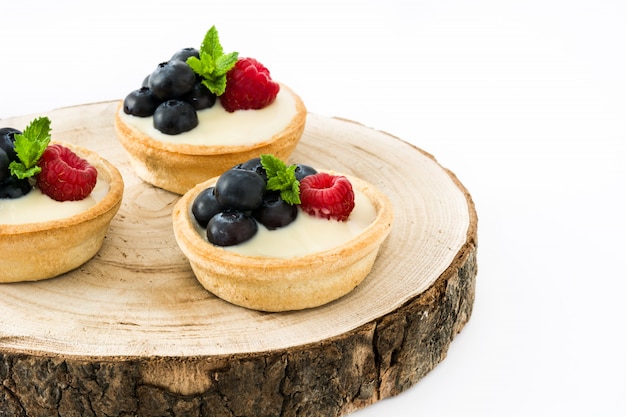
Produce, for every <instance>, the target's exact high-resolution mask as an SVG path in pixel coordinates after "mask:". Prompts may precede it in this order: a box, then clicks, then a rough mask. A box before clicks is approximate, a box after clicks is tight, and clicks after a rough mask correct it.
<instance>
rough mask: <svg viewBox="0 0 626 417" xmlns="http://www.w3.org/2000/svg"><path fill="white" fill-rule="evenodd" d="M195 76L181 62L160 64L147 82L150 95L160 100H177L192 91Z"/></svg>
mask: <svg viewBox="0 0 626 417" xmlns="http://www.w3.org/2000/svg"><path fill="white" fill-rule="evenodd" d="M195 83H196V74H195V73H194V72H193V70H192V69H191V67H190V66H189V65H187V64H186V63H185V62H182V61H167V62H162V63H160V64H159V65H158V66H157V67H156V69H155V70H154V71H153V72H152V74H150V79H149V81H148V84H149V87H150V89H151V90H152V93H153V94H154V95H155V96H156V97H158V98H159V99H161V100H169V99H172V98H177V97H180V96H182V95H183V94H185V93H186V92H188V91H189V90H191V89H192V87H193V85H194V84H195Z"/></svg>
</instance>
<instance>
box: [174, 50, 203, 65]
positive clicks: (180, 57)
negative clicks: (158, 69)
mask: <svg viewBox="0 0 626 417" xmlns="http://www.w3.org/2000/svg"><path fill="white" fill-rule="evenodd" d="M190 56H195V57H196V58H200V51H198V50H197V49H196V48H191V47H190V48H183V49H181V50H179V51H176V53H174V55H172V57H171V58H170V61H183V62H187V58H189V57H190Z"/></svg>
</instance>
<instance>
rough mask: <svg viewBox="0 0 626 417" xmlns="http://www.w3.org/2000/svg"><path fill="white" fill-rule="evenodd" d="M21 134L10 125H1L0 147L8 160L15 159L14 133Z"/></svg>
mask: <svg viewBox="0 0 626 417" xmlns="http://www.w3.org/2000/svg"><path fill="white" fill-rule="evenodd" d="M16 134H18V135H21V134H22V132H21V131H19V130H17V129H13V128H12V127H3V128H1V129H0V149H2V150H3V151H5V152H6V154H7V155H8V156H9V160H10V161H16V160H17V154H16V153H15V135H16Z"/></svg>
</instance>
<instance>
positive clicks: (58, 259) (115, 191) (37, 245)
mask: <svg viewBox="0 0 626 417" xmlns="http://www.w3.org/2000/svg"><path fill="white" fill-rule="evenodd" d="M62 145H64V146H66V147H68V148H70V149H72V150H73V151H74V152H75V153H76V154H78V155H79V156H80V157H82V158H84V159H86V160H87V161H88V162H89V163H90V164H92V165H93V166H94V167H95V168H96V170H97V171H98V178H99V179H102V180H104V181H106V182H108V184H109V189H108V192H107V193H106V194H105V196H104V197H103V198H102V199H101V200H100V201H98V202H97V203H96V204H95V205H94V206H92V207H90V208H88V209H87V210H85V211H83V212H80V213H78V214H75V215H73V216H71V217H67V218H63V219H58V220H51V221H46V222H36V223H25V224H0V265H2V267H0V282H3V283H7V282H18V281H38V280H42V279H47V278H52V277H56V276H58V275H61V274H63V273H65V272H68V271H71V270H72V269H75V268H77V267H79V266H80V265H82V264H84V263H85V262H87V261H88V260H89V259H91V258H92V257H93V256H95V255H96V253H97V252H98V251H99V250H100V248H101V247H102V244H103V241H104V237H105V234H106V232H107V230H108V228H109V224H110V223H111V220H112V219H113V217H114V216H115V214H116V213H117V211H118V210H119V208H120V205H121V202H122V195H123V192H124V182H123V180H122V176H121V174H120V172H119V171H118V170H117V168H115V166H113V165H112V164H111V163H110V162H108V161H107V160H105V159H103V158H101V157H100V156H99V155H98V154H97V153H95V152H93V151H90V150H87V149H84V148H82V147H79V146H76V145H71V144H67V143H62Z"/></svg>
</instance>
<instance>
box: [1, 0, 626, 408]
mask: <svg viewBox="0 0 626 417" xmlns="http://www.w3.org/2000/svg"><path fill="white" fill-rule="evenodd" d="M213 24H215V25H216V26H217V28H218V30H219V32H220V36H221V38H222V41H223V44H224V47H225V49H226V50H227V51H232V50H237V51H239V52H240V54H241V55H242V56H254V57H256V58H257V59H259V60H260V61H261V62H263V63H264V64H265V65H266V66H268V67H269V68H270V70H271V72H272V76H273V77H274V78H275V79H277V80H280V81H282V82H284V83H286V84H288V85H290V86H291V87H292V88H293V89H295V90H296V91H297V92H298V93H299V94H300V95H301V97H302V98H303V99H304V101H305V103H306V105H307V107H308V109H309V111H311V112H313V113H317V114H321V115H325V116H339V117H343V118H348V119H352V120H356V121H359V122H361V123H363V124H365V125H367V126H370V127H372V128H375V129H380V130H383V131H386V132H389V133H391V134H393V135H395V136H398V137H400V138H402V139H404V140H406V141H408V142H411V143H414V144H415V145H417V146H418V147H420V148H422V149H424V150H426V151H428V152H430V153H432V154H433V155H434V156H435V157H436V158H437V159H438V161H439V162H440V163H441V164H442V165H443V166H445V167H447V168H449V169H450V170H452V171H453V172H454V173H455V174H456V175H457V176H458V177H459V179H460V180H461V182H462V183H463V184H464V185H465V186H466V187H467V188H468V189H469V191H470V193H471V194H472V196H473V198H474V200H475V203H476V207H477V211H478V215H479V231H478V236H479V251H478V262H479V273H478V277H477V294H476V301H475V306H474V312H473V316H472V318H471V320H470V322H469V323H468V325H467V326H466V327H465V329H464V330H463V332H462V333H461V334H460V335H459V336H458V337H457V338H456V339H455V340H454V342H453V343H452V346H451V348H450V350H449V352H448V357H447V359H445V360H444V361H443V362H442V363H441V364H440V365H439V366H438V367H437V368H435V370H434V371H432V372H431V373H430V374H429V375H428V376H427V377H426V378H424V379H423V380H421V381H420V382H419V383H418V384H417V385H415V386H413V387H412V388H411V389H409V390H408V391H406V392H405V393H403V394H401V395H399V396H397V397H395V398H392V399H387V400H384V401H381V402H379V403H378V404H376V405H374V406H371V407H368V408H366V409H364V410H361V411H358V412H356V413H355V414H354V415H355V416H358V417H371V416H398V417H400V416H430V417H433V416H461V415H463V416H469V415H471V416H529V415H533V416H555V415H569V416H573V415H576V416H624V415H626V403H625V401H626V400H624V394H625V393H626V356H625V355H624V350H625V347H626V346H625V343H624V322H623V319H624V317H625V314H624V312H623V310H622V308H623V307H622V306H623V301H624V298H625V296H626V284H625V283H624V281H625V279H626V272H625V268H624V261H623V259H624V254H623V252H624V249H625V246H626V245H624V233H625V232H626V227H625V225H626V221H625V220H624V216H626V205H625V203H624V193H625V192H626V168H625V166H626V164H625V162H624V161H625V159H626V2H623V1H620V0H614V1H610V0H588V1H580V0H579V1H577V0H573V1H566V0H530V1H497V0H493V1H488V0H475V1H469V0H468V1H461V0H438V1H422V0H420V1H412V2H409V1H399V0H386V1H385V2H384V4H383V2H382V1H379V2H375V1H366V0H360V1H340V0H332V1H329V0H315V1H299V2H296V1H292V2H287V1H284V2H277V1H271V0H269V1H247V0H240V1H237V2H227V1H222V2H213V1H208V0H207V1H204V2H192V1H187V0H178V1H170V2H147V1H119V0H109V1H106V2H89V1H67V0H57V1H29V0H22V1H18V2H11V5H10V6H6V5H5V6H4V7H3V11H2V22H1V23H0V71H1V72H0V119H4V118H7V117H10V116H14V115H21V114H31V113H32V114H36V113H40V112H44V111H47V110H50V109H54V108H57V107H63V106H68V105H76V104H83V103H90V102H98V101H104V100H113V99H119V98H122V97H123V96H125V95H126V94H127V93H128V92H129V91H130V90H132V89H135V88H137V86H138V84H139V83H140V82H141V80H142V79H143V77H144V75H147V74H148V73H149V72H150V71H152V69H153V68H154V67H155V66H156V64H158V63H159V62H160V61H164V60H166V59H167V58H168V57H169V56H170V55H171V54H172V53H173V52H175V51H176V50H177V49H179V48H182V47H185V46H198V45H199V42H200V41H201V40H202V37H203V36H204V33H205V32H206V30H207V29H208V28H209V27H210V26H211V25H213ZM18 128H19V127H18ZM398 181H402V179H401V178H398ZM406 192H407V193H410V192H411V190H410V189H408V190H406Z"/></svg>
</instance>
